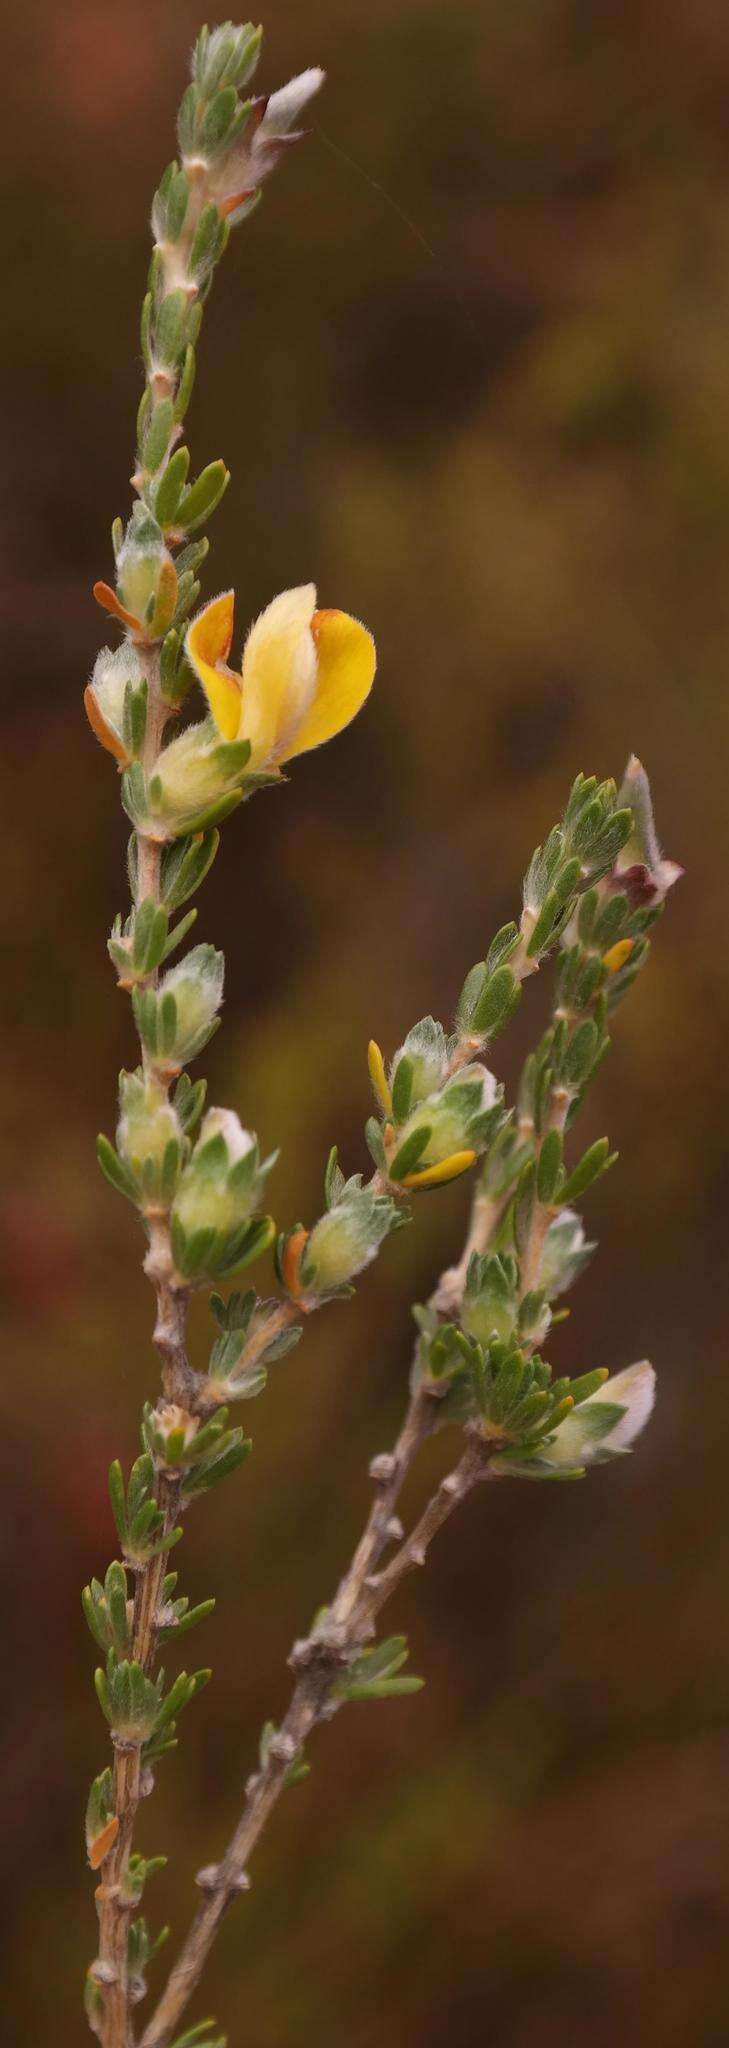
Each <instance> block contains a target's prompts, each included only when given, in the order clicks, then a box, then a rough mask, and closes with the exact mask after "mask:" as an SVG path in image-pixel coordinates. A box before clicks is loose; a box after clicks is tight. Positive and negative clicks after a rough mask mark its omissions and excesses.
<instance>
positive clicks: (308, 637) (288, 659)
mask: <svg viewBox="0 0 729 2048" xmlns="http://www.w3.org/2000/svg"><path fill="white" fill-rule="evenodd" d="M315 604H316V589H315V587H314V584H313V583H302V584H300V585H299V587H298V588H297V589H296V590H283V591H282V592H281V595H280V597H274V599H273V601H272V603H271V604H269V605H267V606H266V610H265V611H264V612H261V614H260V617H259V618H257V619H256V621H255V624H254V625H253V626H251V630H250V633H249V635H248V639H247V641H246V644H245V650H244V654H243V706H242V711H241V720H240V738H241V739H246V740H250V743H251V766H252V767H254V768H257V767H259V766H261V765H262V764H263V763H264V762H271V763H275V762H277V761H280V760H284V759H288V752H286V751H285V750H286V749H288V750H289V751H291V750H293V751H294V752H295V751H296V748H295V747H293V744H292V743H293V740H294V735H295V734H296V733H297V732H298V730H299V727H300V725H301V722H302V719H304V718H305V717H306V714H307V712H308V710H309V706H310V704H311V702H312V700H313V697H314V692H315V689H316V683H317V658H316V647H315V645H314V639H313V636H312V631H311V622H312V618H313V616H314V606H315Z"/></svg>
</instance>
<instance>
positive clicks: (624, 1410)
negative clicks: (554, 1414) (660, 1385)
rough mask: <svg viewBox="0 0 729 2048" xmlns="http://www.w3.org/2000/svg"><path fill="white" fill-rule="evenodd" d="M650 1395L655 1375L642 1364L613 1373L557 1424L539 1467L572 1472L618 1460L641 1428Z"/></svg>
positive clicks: (642, 1427) (650, 1368)
mask: <svg viewBox="0 0 729 2048" xmlns="http://www.w3.org/2000/svg"><path fill="white" fill-rule="evenodd" d="M655 1395H656V1375H655V1373H654V1371H653V1367H652V1365H649V1364H648V1360H647V1359H645V1358H644V1359H642V1360H641V1363H640V1364H639V1365H628V1366H626V1368H625V1370H624V1372H616V1373H613V1375H612V1378H611V1379H607V1380H605V1382H604V1384H603V1386H601V1387H598V1389H597V1392H596V1393H594V1394H591V1395H590V1397H589V1399H588V1400H587V1401H581V1402H580V1403H579V1406H577V1407H575V1408H574V1409H573V1412H572V1414H571V1415H568V1416H567V1417H566V1420H565V1421H564V1422H562V1423H560V1426H559V1429H558V1430H557V1431H556V1432H555V1435H554V1438H553V1440H552V1442H551V1444H549V1446H548V1447H547V1448H546V1449H545V1450H544V1451H543V1452H542V1454H541V1455H542V1458H543V1460H544V1462H545V1463H546V1464H548V1465H551V1466H552V1467H554V1468H555V1469H559V1468H562V1470H568V1471H570V1470H571V1471H574V1470H581V1469H583V1468H584V1466H586V1465H596V1464H602V1463H603V1462H604V1461H605V1460H606V1459H608V1458H618V1457H620V1456H621V1454H622V1453H623V1452H625V1451H629V1450H630V1447H631V1444H632V1443H633V1442H634V1440H635V1438H636V1437H637V1436H639V1435H640V1431H641V1430H642V1429H644V1428H645V1425H646V1423H647V1421H648V1417H649V1415H650V1413H651V1409H652V1407H653V1403H654V1400H655Z"/></svg>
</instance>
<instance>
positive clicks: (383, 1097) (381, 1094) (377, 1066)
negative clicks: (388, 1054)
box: [367, 1038, 392, 1116]
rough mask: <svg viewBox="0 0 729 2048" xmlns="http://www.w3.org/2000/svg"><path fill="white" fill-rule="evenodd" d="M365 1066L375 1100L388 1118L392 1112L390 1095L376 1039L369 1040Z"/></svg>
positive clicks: (383, 1063)
mask: <svg viewBox="0 0 729 2048" xmlns="http://www.w3.org/2000/svg"><path fill="white" fill-rule="evenodd" d="M367 1065H368V1067H369V1070H370V1080H371V1082H372V1086H373V1088H374V1091H375V1094H376V1096H377V1099H378V1101H379V1102H380V1103H381V1104H382V1108H383V1109H384V1112H385V1115H386V1116H390V1114H391V1112H392V1094H391V1091H390V1087H389V1083H388V1079H387V1075H386V1073H385V1062H384V1060H383V1057H382V1053H381V1052H380V1048H379V1045H378V1043H377V1040H376V1038H371V1039H370V1042H369V1045H368V1047H367Z"/></svg>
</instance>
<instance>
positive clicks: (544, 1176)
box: [537, 1130, 563, 1206]
mask: <svg viewBox="0 0 729 2048" xmlns="http://www.w3.org/2000/svg"><path fill="white" fill-rule="evenodd" d="M562 1152H563V1140H562V1133H561V1131H557V1130H552V1131H547V1134H546V1137H545V1138H544V1139H543V1140H542V1144H541V1148H540V1151H539V1156H538V1159H537V1195H538V1197H539V1200H540V1202H543V1203H544V1204H545V1205H547V1206H548V1205H549V1203H550V1202H552V1201H553V1200H554V1196H555V1194H556V1192H557V1186H558V1182H559V1178H560V1174H561V1171H562Z"/></svg>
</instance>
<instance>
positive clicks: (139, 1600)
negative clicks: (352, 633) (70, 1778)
mask: <svg viewBox="0 0 729 2048" xmlns="http://www.w3.org/2000/svg"><path fill="white" fill-rule="evenodd" d="M139 658H140V662H141V664H142V666H143V668H144V671H145V673H146V677H147V686H148V712H147V729H146V735H145V743H144V755H143V766H144V768H145V770H146V771H147V772H149V770H150V769H151V767H152V765H153V763H154V761H155V760H156V759H157V755H158V753H159V749H160V745H161V742H162V738H163V735H164V730H165V726H166V723H167V720H168V717H169V715H170V713H169V707H168V706H167V705H166V704H165V701H164V698H163V696H162V692H161V688H160V681H159V654H158V650H157V649H156V648H151V647H150V648H140V649H139ZM137 859H138V879H137V890H136V901H137V903H141V902H142V901H143V900H144V898H145V897H147V896H152V897H153V898H154V900H155V902H159V900H160V859H161V850H160V847H159V846H158V845H157V844H156V843H155V842H154V841H153V840H151V839H148V838H146V837H145V836H144V834H142V833H138V834H137ZM155 978H156V977H151V979H155ZM142 1060H143V1064H144V1067H145V1071H146V1070H148V1067H149V1062H148V1057H147V1054H146V1051H145V1049H144V1047H142ZM148 1229H149V1251H148V1253H147V1257H146V1259H145V1272H146V1273H147V1275H148V1277H149V1279H150V1280H151V1282H152V1285H153V1287H154V1289H155V1294H156V1299H157V1314H156V1320H155V1328H154V1342H155V1344H156V1346H157V1349H158V1351H159V1352H160V1355H161V1359H162V1383H163V1387H164V1391H165V1394H166V1396H167V1398H168V1399H169V1400H174V1401H177V1402H179V1403H180V1405H181V1406H184V1405H185V1404H186V1402H187V1401H188V1400H189V1399H190V1396H191V1394H192V1391H193V1389H194V1385H195V1375H194V1374H193V1372H192V1369H191V1367H190V1364H189V1361H188V1357H187V1348H186V1315H187V1300H188V1290H187V1289H186V1288H183V1287H181V1286H180V1285H179V1282H178V1281H177V1279H176V1276H175V1269H174V1263H173V1259H172V1250H171V1245H170V1232H169V1223H168V1220H167V1218H166V1216H159V1215H155V1216H153V1217H150V1218H149V1219H148ZM156 1486H157V1498H158V1503H159V1505H160V1506H161V1508H162V1509H163V1512H164V1529H163V1532H162V1533H163V1534H164V1535H169V1533H170V1531H171V1530H172V1529H173V1528H174V1526H175V1521H176V1517H177V1513H178V1510H179V1503H180V1481H179V1479H178V1478H176V1477H174V1476H172V1475H168V1474H164V1473H161V1474H159V1475H158V1478H157V1482H156ZM165 1571H166V1552H165V1551H162V1552H161V1553H160V1555H158V1556H157V1557H154V1558H152V1559H151V1560H150V1562H149V1563H148V1564H147V1565H144V1566H142V1567H138V1568H137V1582H136V1590H135V1596H134V1604H133V1610H132V1624H131V1643H130V1649H129V1657H130V1661H132V1662H136V1663H139V1664H141V1665H142V1667H143V1669H144V1670H145V1671H148V1670H149V1669H150V1667H151V1666H152V1664H153V1663H154V1659H155V1654H156V1649H157V1642H158V1636H159V1614H160V1608H161V1604H162V1597H161V1596H162V1582H163V1579H164V1576H165ZM112 1741H114V1766H113V1774H112V1776H113V1810H114V1813H115V1815H116V1817H117V1820H118V1822H119V1827H118V1831H117V1835H116V1839H115V1841H114V1842H113V1843H112V1846H111V1848H110V1850H109V1853H108V1855H107V1856H106V1857H105V1858H104V1861H103V1864H102V1866H101V1882H100V1884H99V1886H98V1889H97V1892H96V1903H97V1910H98V1915H99V1956H98V1965H97V1966H96V1970H95V1971H94V1972H93V1974H96V1975H97V1980H98V1982H99V1983H100V1985H101V1988H102V1993H103V1999H104V2007H103V2016H102V2018H101V2021H100V2027H99V2038H100V2040H101V2042H102V2044H103V2048H131V2044H132V2039H133V2037H132V2028H131V1992H132V1988H133V1987H131V1986H130V1983H129V1972H128V1958H127V1951H128V1942H129V1923H130V1919H131V1915H132V1912H133V1910H134V1902H133V1900H132V1899H130V1898H129V1896H128V1884H127V1873H128V1867H129V1858H130V1855H131V1852H132V1846H133V1839H134V1827H135V1822H136V1816H137V1809H138V1806H139V1801H140V1798H141V1796H142V1792H143V1790H144V1789H145V1788H144V1783H143V1772H142V1755H141V1745H140V1744H139V1743H134V1744H133V1743H129V1742H127V1741H121V1740H119V1739H118V1738H117V1739H115V1738H114V1736H113V1735H112Z"/></svg>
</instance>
